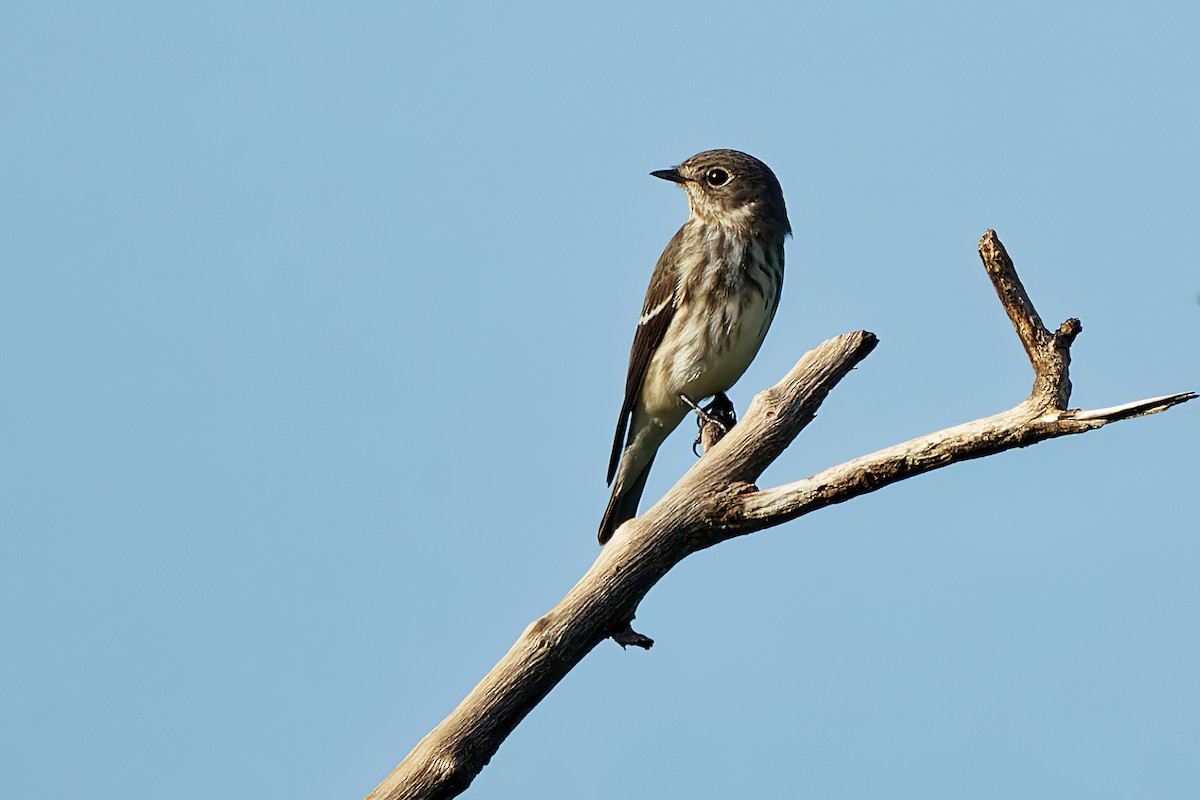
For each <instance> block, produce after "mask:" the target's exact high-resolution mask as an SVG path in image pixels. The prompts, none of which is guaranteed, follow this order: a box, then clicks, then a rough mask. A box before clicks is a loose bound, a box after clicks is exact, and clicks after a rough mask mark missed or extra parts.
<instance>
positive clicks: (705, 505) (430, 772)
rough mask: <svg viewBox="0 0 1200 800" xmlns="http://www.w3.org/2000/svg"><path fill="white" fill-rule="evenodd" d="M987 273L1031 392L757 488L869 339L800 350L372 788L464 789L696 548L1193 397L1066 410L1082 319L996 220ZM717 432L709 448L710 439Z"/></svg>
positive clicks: (622, 636) (635, 641)
mask: <svg viewBox="0 0 1200 800" xmlns="http://www.w3.org/2000/svg"><path fill="white" fill-rule="evenodd" d="M979 251H980V257H981V258H982V259H983V263H984V266H985V268H986V269H987V271H988V275H989V276H991V279H992V283H993V285H994V286H995V288H996V293H997V295H998V296H999V298H1000V302H1001V304H1002V305H1003V306H1004V309H1005V311H1006V312H1007V313H1008V316H1009V319H1010V320H1011V321H1012V323H1013V327H1014V328H1015V329H1016V331H1017V334H1018V336H1019V337H1020V339H1021V343H1022V345H1023V346H1024V348H1025V352H1026V353H1027V355H1028V356H1029V361H1030V364H1031V365H1032V366H1033V370H1034V376H1035V377H1034V384H1033V389H1032V391H1031V393H1030V395H1029V397H1028V398H1027V399H1026V400H1024V401H1023V402H1021V403H1020V404H1018V405H1017V406H1016V407H1014V408H1012V409H1010V410H1008V411H1005V412H1003V413H1000V414H996V415H994V416H991V417H987V418H985V419H980V420H976V421H974V422H968V423H966V424H963V425H958V426H956V427H953V428H947V429H945V430H942V431H938V432H936V433H931V434H929V435H927V436H922V437H919V438H916V439H912V440H910V441H908V442H903V443H901V444H898V445H895V446H893V447H889V448H886V449H884V450H880V451H878V452H875V453H871V454H869V455H865V456H862V457H861V458H857V459H854V460H853V461H849V462H846V463H845V464H840V465H838V466H835V467H830V468H829V469H826V470H824V471H823V472H820V473H818V474H817V475H814V476H812V477H810V478H807V479H805V480H801V481H796V482H794V483H789V484H786V485H784V486H779V487H776V488H773V489H767V490H761V491H760V490H759V489H758V488H757V487H756V486H755V485H754V482H755V481H756V480H757V479H758V477H759V476H760V475H762V473H763V470H765V469H766V468H767V466H768V465H770V464H771V462H773V461H774V460H775V459H776V458H777V457H778V456H779V454H780V453H782V452H783V450H784V449H786V448H787V446H788V445H789V444H791V442H792V441H793V440H794V439H795V438H796V436H797V435H798V434H799V433H800V431H801V430H802V429H803V428H804V427H805V426H806V425H807V424H808V423H809V422H811V421H812V419H813V418H814V417H815V415H816V411H817V408H818V407H819V406H820V405H821V403H822V402H823V401H824V399H825V397H826V396H827V395H828V394H829V392H830V390H831V389H832V388H833V387H834V386H835V385H837V383H838V382H839V381H840V380H841V379H842V378H843V377H845V376H846V375H847V374H848V373H849V372H850V370H851V369H853V368H854V366H855V365H856V364H858V363H859V362H860V361H861V360H862V359H864V358H865V357H866V356H867V355H868V354H869V353H870V352H871V350H872V349H873V348H874V347H875V344H876V339H875V336H874V335H873V334H871V333H867V332H866V331H856V332H854V333H848V334H844V335H842V336H839V337H837V338H835V339H830V340H829V341H827V342H824V343H823V344H821V345H820V346H819V347H817V348H816V349H814V350H812V351H810V352H809V353H806V354H805V356H804V357H803V358H802V359H800V361H799V363H797V364H796V366H795V367H793V368H792V370H791V371H790V372H789V373H788V374H787V376H785V377H784V379H783V380H782V381H780V382H779V383H778V384H777V385H775V386H774V387H772V388H770V389H767V390H766V391H763V392H761V393H760V394H759V395H758V396H757V397H755V398H754V402H753V403H751V405H750V407H749V409H748V410H747V412H746V415H745V417H743V419H742V420H741V421H740V422H738V423H737V424H736V425H735V426H734V427H733V429H732V430H731V431H729V433H728V434H727V435H725V436H724V438H721V439H720V441H715V438H716V437H715V436H714V437H712V439H713V440H714V441H712V442H711V443H710V442H706V443H705V444H706V451H705V454H704V457H703V458H702V459H700V461H698V462H697V463H696V464H695V465H694V466H693V467H692V469H690V470H689V471H688V472H687V474H685V475H684V476H683V477H682V478H681V479H680V480H679V482H678V483H676V484H675V486H674V487H673V488H672V489H671V491H669V492H668V493H667V494H666V495H665V496H664V497H663V498H662V499H661V500H659V501H658V502H657V503H655V504H654V505H653V506H652V507H651V508H650V509H649V510H647V511H646V512H645V513H644V514H642V516H640V517H637V518H635V519H632V520H629V521H628V522H626V523H625V524H624V525H622V526H621V527H620V528H619V529H618V530H617V531H616V533H615V534H614V535H613V538H612V539H611V540H610V541H609V543H608V545H607V546H606V547H605V548H604V550H603V551H601V553H600V556H599V557H598V558H597V559H596V561H595V563H594V564H592V566H591V568H590V569H589V570H588V571H587V574H585V575H584V576H583V578H582V579H581V580H580V581H579V583H577V584H576V585H575V586H574V588H572V589H571V591H570V592H568V593H567V595H566V597H564V598H563V599H562V600H561V601H560V602H559V603H558V604H557V605H556V606H555V607H554V608H553V609H551V610H550V611H549V612H548V613H547V614H546V615H545V616H543V617H542V618H541V619H538V620H537V621H535V622H534V623H533V624H531V625H530V626H529V627H528V628H526V629H525V631H524V633H522V634H521V636H520V638H518V639H517V642H516V643H515V644H514V645H513V647H512V649H511V650H509V652H508V653H507V654H506V655H505V656H504V657H503V658H502V659H501V660H500V662H499V663H498V664H496V666H495V667H494V668H493V669H492V670H491V672H489V673H488V674H487V675H486V676H485V677H484V679H483V680H482V681H481V682H480V683H479V685H478V686H476V687H475V688H474V689H473V690H472V691H471V693H470V694H469V695H467V697H466V699H464V700H463V701H462V703H461V704H459V706H458V708H456V709H455V710H454V711H453V712H452V713H451V714H450V716H448V717H446V719H445V720H443V721H442V722H441V723H440V724H439V725H438V726H437V727H436V728H434V730H433V731H432V732H431V733H430V734H429V735H428V736H426V737H425V738H424V739H422V740H421V741H420V743H418V744H417V746H416V747H415V748H414V749H413V751H412V752H411V753H409V755H408V757H407V758H405V759H404V761H403V762H401V763H400V765H399V766H397V767H396V769H395V770H394V771H393V772H392V774H391V775H389V776H388V777H387V778H386V779H384V781H383V782H382V783H380V784H379V786H378V787H376V789H375V791H373V792H372V793H371V794H370V796H369V800H384V798H387V800H396V799H397V798H449V797H454V796H456V795H458V794H459V793H461V792H462V791H464V790H465V789H466V788H467V786H469V785H470V783H471V781H473V780H474V778H475V776H476V775H477V774H478V773H479V771H480V770H481V769H483V767H484V766H486V765H487V763H488V761H489V760H490V759H491V757H492V756H493V755H494V754H495V752H496V750H497V748H499V746H500V744H501V742H503V741H504V739H505V738H506V737H507V736H508V734H509V733H511V732H512V730H513V729H514V728H515V727H516V726H517V725H518V724H519V723H520V721H521V720H522V719H524V717H525V715H526V714H528V713H529V711H530V710H531V709H533V707H534V706H536V705H537V703H539V702H540V701H541V699H542V698H543V697H545V696H546V694H547V693H549V692H550V690H551V689H553V688H554V686H555V685H557V683H558V682H559V681H560V680H562V678H563V677H564V676H565V675H566V674H567V673H568V672H570V670H571V669H572V668H573V667H574V666H575V665H576V664H577V663H579V661H580V660H581V659H582V658H583V657H584V656H586V655H587V654H588V653H589V652H590V651H591V650H592V648H594V647H595V646H596V645H597V644H599V643H600V642H602V641H604V640H605V639H606V638H609V637H612V638H614V639H616V640H617V642H618V643H619V644H621V645H622V646H626V645H630V644H632V645H635V646H638V647H645V648H649V646H650V644H652V642H651V640H650V639H649V638H648V637H645V636H642V635H641V634H639V633H636V632H634V631H633V629H632V627H631V626H630V623H631V621H632V620H633V617H634V613H635V612H636V611H637V607H638V604H639V603H640V602H641V600H642V598H644V597H645V596H646V593H647V592H649V591H650V589H651V588H652V587H653V586H654V585H655V584H656V583H657V582H658V581H659V579H661V578H662V577H663V575H665V574H666V573H667V572H668V571H669V570H670V569H671V568H672V567H674V566H675V565H676V564H678V563H679V561H681V560H682V559H684V558H686V557H687V556H688V555H690V554H691V553H694V552H696V551H697V550H700V549H703V548H705V547H709V546H711V545H714V544H716V543H718V542H721V541H724V540H726V539H729V538H732V537H734V536H740V535H742V534H746V533H750V532H752V531H756V530H762V529H764V528H768V527H772V526H775V525H779V524H781V523H783V522H786V521H788V520H791V519H795V518H796V517H799V516H802V515H804V514H807V513H809V512H811V511H815V510H816V509H818V508H824V507H825V506H828V505H832V504H834V503H841V502H844V501H846V500H849V499H851V498H852V497H857V496H858V495H861V494H865V493H867V492H872V491H875V490H876V489H879V488H881V487H883V486H887V485H889V484H892V483H896V482H897V481H901V480H903V479H905V478H909V477H912V476H914V475H919V474H921V473H924V472H929V471H930V470H934V469H938V468H940V467H944V466H948V465H949V464H953V463H956V462H959V461H964V460H967V459H972V458H979V457H981V456H986V455H990V454H992V453H998V452H1001V451H1003V450H1009V449H1012V448H1014V447H1024V446H1026V445H1030V444H1034V443H1036V442H1040V441H1044V440H1046V439H1052V438H1055V437H1058V436H1066V435H1069V434H1073V433H1083V432H1085V431H1089V430H1095V429H1096V428H1100V427H1102V426H1104V425H1107V424H1108V423H1110V422H1117V421H1120V420H1124V419H1131V418H1134V417H1138V416H1144V415H1147V414H1155V413H1158V412H1160V411H1165V410H1166V409H1168V408H1170V407H1172V406H1174V405H1178V404H1179V403H1183V402H1186V401H1188V400H1192V399H1194V398H1195V397H1196V395H1195V394H1194V393H1192V392H1184V393H1180V394H1172V395H1165V396H1163V397H1154V398H1150V399H1147V400H1140V401H1137V402H1134V403H1126V404H1123V405H1118V406H1113V407H1111V408H1104V409H1097V410H1092V411H1079V410H1074V411H1072V410H1068V409H1067V402H1068V401H1069V399H1070V396H1071V383H1070V380H1069V378H1068V374H1067V371H1068V367H1069V365H1070V347H1071V344H1072V342H1073V341H1074V339H1075V337H1076V336H1077V335H1078V334H1079V332H1080V331H1081V330H1082V326H1081V325H1080V323H1079V320H1077V319H1069V320H1067V321H1066V322H1064V323H1063V324H1062V326H1060V327H1059V329H1058V330H1057V331H1056V332H1055V333H1050V331H1048V330H1047V329H1046V328H1045V326H1044V325H1042V321H1041V318H1040V317H1039V316H1038V313H1037V311H1036V309H1035V308H1034V307H1033V303H1032V302H1031V301H1030V299H1029V296H1028V295H1027V294H1026V292H1025V289H1024V287H1023V286H1022V285H1021V281H1020V279H1019V278H1018V277H1017V273H1016V270H1015V269H1014V267H1013V264H1012V260H1011V259H1010V258H1009V257H1008V254H1007V252H1005V250H1004V246H1003V245H1002V244H1001V243H1000V240H999V238H998V237H997V236H996V234H995V232H994V231H990V230H989V231H988V232H987V233H986V234H985V235H984V237H983V239H982V240H981V241H980V245H979ZM710 444H711V447H710V446H709V445H710Z"/></svg>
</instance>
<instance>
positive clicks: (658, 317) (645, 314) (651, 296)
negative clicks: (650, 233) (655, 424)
mask: <svg viewBox="0 0 1200 800" xmlns="http://www.w3.org/2000/svg"><path fill="white" fill-rule="evenodd" d="M682 242H683V228H680V229H679V231H678V232H677V233H676V234H675V236H674V237H673V238H672V239H671V241H670V243H669V244H668V245H667V249H666V250H663V254H662V255H661V256H659V257H658V264H657V265H656V266H655V267H654V273H653V274H652V275H651V276H650V288H648V289H647V290H646V302H645V303H643V304H642V316H641V318H640V319H639V320H638V326H637V332H636V333H634V335H633V347H631V348H630V349H629V372H628V373H627V374H626V376H625V402H624V403H622V404H621V415H620V416H619V417H617V432H616V434H615V435H614V436H613V447H612V456H611V457H610V458H609V460H608V483H610V484H611V483H612V482H613V477H614V476H615V475H616V474H617V465H618V464H619V463H620V461H621V451H622V449H623V448H624V442H623V440H624V438H625V430H626V428H628V427H629V417H630V416H631V415H632V414H633V407H634V405H635V404H636V403H637V398H638V393H640V392H641V390H642V382H643V381H644V380H645V378H646V370H647V368H648V367H649V366H650V359H651V358H653V356H654V352H655V351H656V350H658V346H659V345H660V344H661V343H662V340H663V336H664V335H665V334H666V332H667V327H668V326H669V325H670V324H671V318H672V317H674V316H675V303H676V293H677V291H678V288H679V251H680V249H681V245H682Z"/></svg>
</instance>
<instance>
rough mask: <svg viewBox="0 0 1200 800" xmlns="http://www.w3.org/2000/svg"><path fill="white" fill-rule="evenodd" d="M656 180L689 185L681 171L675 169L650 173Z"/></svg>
mask: <svg viewBox="0 0 1200 800" xmlns="http://www.w3.org/2000/svg"><path fill="white" fill-rule="evenodd" d="M650 174H651V175H653V176H654V177H656V178H662V179H663V180H664V181H670V182H671V183H687V178H685V177H683V176H682V175H680V174H679V170H678V169H677V168H675V167H671V168H670V169H660V170H656V171H654V172H651V173H650Z"/></svg>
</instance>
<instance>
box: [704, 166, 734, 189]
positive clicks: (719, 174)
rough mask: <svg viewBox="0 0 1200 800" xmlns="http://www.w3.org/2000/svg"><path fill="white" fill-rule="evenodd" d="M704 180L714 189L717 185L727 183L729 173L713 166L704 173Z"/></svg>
mask: <svg viewBox="0 0 1200 800" xmlns="http://www.w3.org/2000/svg"><path fill="white" fill-rule="evenodd" d="M704 180H705V182H706V183H708V185H709V186H712V187H713V188H714V189H715V188H716V187H718V186H724V185H725V184H727V183H729V173H728V172H726V171H725V170H723V169H721V168H720V167H713V168H712V169H710V170H709V171H708V172H706V173H704Z"/></svg>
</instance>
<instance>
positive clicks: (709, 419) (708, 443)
mask: <svg viewBox="0 0 1200 800" xmlns="http://www.w3.org/2000/svg"><path fill="white" fill-rule="evenodd" d="M679 397H680V399H682V400H683V402H685V403H687V404H688V405H689V406H691V408H692V410H693V411H695V412H696V426H697V427H698V428H699V429H700V432H699V433H698V434H696V441H694V442H692V452H693V453H695V454H696V457H697V458H699V457H700V453H698V452H696V447H697V446H698V445H701V444H703V445H704V451H705V452H707V451H708V449H709V448H710V447H712V446H713V445H714V444H716V443H717V442H719V441H721V437H723V436H724V435H725V434H727V433H729V429H730V428H732V427H733V426H734V424H735V423H736V422H737V412H735V411H734V409H733V403H731V402H730V400H729V397H728V396H727V395H726V394H725V393H724V392H717V393H716V394H715V395H713V399H712V402H711V403H709V404H708V405H707V406H705V407H704V408H700V407H699V406H698V405H696V404H695V403H694V402H692V400H691V399H690V398H689V397H687V395H682V394H681V395H680V396H679Z"/></svg>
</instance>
